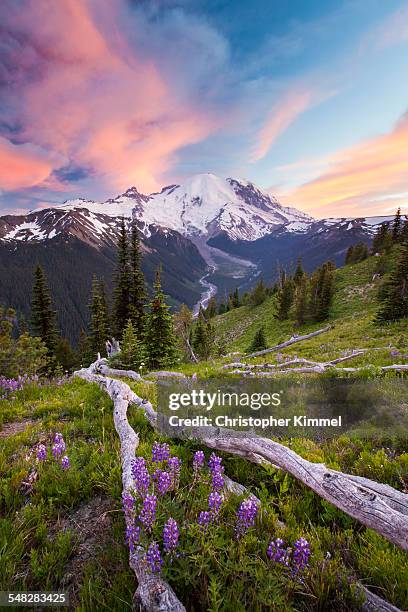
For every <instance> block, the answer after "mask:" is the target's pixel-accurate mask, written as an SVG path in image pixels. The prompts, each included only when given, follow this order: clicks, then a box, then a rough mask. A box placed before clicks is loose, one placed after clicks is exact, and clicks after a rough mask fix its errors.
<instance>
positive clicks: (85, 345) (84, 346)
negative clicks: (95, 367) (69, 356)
mask: <svg viewBox="0 0 408 612" xmlns="http://www.w3.org/2000/svg"><path fill="white" fill-rule="evenodd" d="M94 358H95V354H94V352H93V351H92V349H91V341H90V338H89V336H88V335H87V333H86V331H85V330H84V329H81V331H80V332H79V339H78V360H79V363H80V365H81V367H87V366H89V365H90V364H91V363H92V359H94Z"/></svg>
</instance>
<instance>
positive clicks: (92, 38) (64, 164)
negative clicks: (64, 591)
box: [0, 0, 408, 218]
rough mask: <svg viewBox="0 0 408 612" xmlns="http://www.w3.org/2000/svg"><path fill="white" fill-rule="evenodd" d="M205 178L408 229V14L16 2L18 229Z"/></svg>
mask: <svg viewBox="0 0 408 612" xmlns="http://www.w3.org/2000/svg"><path fill="white" fill-rule="evenodd" d="M200 172H214V173H215V174H218V175H220V176H225V177H227V176H232V177H237V178H240V177H242V178H245V179H247V180H250V181H253V182H254V183H255V184H257V185H259V186H260V187H261V188H262V189H265V190H268V191H269V192H270V193H272V194H274V195H276V196H277V197H278V198H279V199H280V200H281V201H282V203H284V204H287V205H292V206H295V207H297V208H299V209H301V210H303V211H305V212H308V213H310V214H312V215H313V216H315V217H320V218H321V217H330V216H335V217H339V216H342V217H348V216H350V217H355V216H367V215H382V214H392V213H393V212H394V211H395V209H396V207H397V206H401V208H402V211H403V212H406V213H408V3H407V2H406V1H405V0H387V1H386V2H384V0H310V1H308V2H305V1H304V0H251V2H248V0H231V1H230V2H226V1H221V0H184V1H176V0H174V1H173V0H58V2H55V0H2V2H1V3H0V213H1V214H20V213H23V212H25V211H27V210H32V209H37V208H45V207H49V206H51V205H52V204H55V203H60V202H63V201H64V200H66V199H70V198H75V197H84V198H89V199H96V200H105V199H107V198H109V197H112V196H116V195H117V194H119V193H123V192H124V191H125V190H126V189H128V188H129V187H131V186H133V185H134V186H136V187H137V188H138V189H139V191H140V192H142V193H151V192H153V191H157V190H160V189H161V188H162V187H163V186H164V185H168V184H173V183H180V182H182V181H183V179H185V178H187V177H188V176H190V175H192V174H196V173H200Z"/></svg>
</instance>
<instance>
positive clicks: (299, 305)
mask: <svg viewBox="0 0 408 612" xmlns="http://www.w3.org/2000/svg"><path fill="white" fill-rule="evenodd" d="M295 317H296V323H297V325H299V326H300V325H303V324H304V323H305V321H306V317H307V278H306V275H305V274H304V275H303V277H302V279H301V281H300V282H299V284H298V285H297V287H296V293H295Z"/></svg>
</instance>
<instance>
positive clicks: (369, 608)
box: [356, 582, 401, 612]
mask: <svg viewBox="0 0 408 612" xmlns="http://www.w3.org/2000/svg"><path fill="white" fill-rule="evenodd" d="M356 588H357V593H358V594H360V593H362V594H363V595H364V598H365V599H364V601H363V603H362V607H361V609H362V610H363V612H401V610H400V609H399V608H396V607H395V606H393V605H392V604H390V603H388V601H385V600H384V599H382V597H379V596H378V595H376V594H375V593H372V592H371V591H369V590H368V589H367V587H365V586H364V585H363V584H361V582H357V583H356Z"/></svg>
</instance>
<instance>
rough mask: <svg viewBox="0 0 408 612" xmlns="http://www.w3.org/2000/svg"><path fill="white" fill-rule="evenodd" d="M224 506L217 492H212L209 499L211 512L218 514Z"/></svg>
mask: <svg viewBox="0 0 408 612" xmlns="http://www.w3.org/2000/svg"><path fill="white" fill-rule="evenodd" d="M221 504H222V496H221V495H220V494H219V493H218V492H217V491H212V493H210V495H209V497H208V507H209V508H210V512H212V513H213V514H218V512H219V510H220V508H221Z"/></svg>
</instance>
